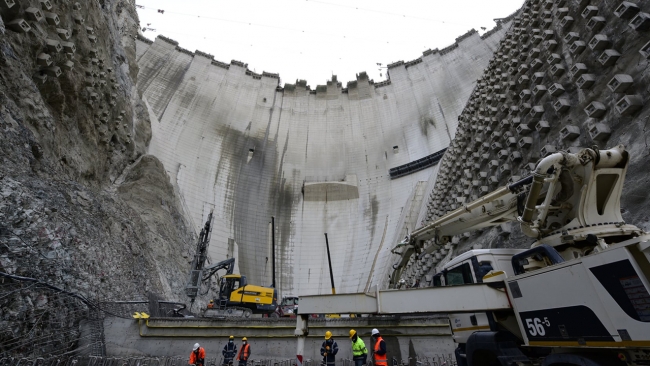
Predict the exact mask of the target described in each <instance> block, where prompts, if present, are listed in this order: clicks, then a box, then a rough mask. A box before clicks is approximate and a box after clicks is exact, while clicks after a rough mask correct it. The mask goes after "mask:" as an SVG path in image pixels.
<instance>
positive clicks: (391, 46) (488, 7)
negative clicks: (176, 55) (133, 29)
mask: <svg viewBox="0 0 650 366" xmlns="http://www.w3.org/2000/svg"><path fill="white" fill-rule="evenodd" d="M136 4H137V5H141V6H144V7H145V8H144V9H141V8H140V9H138V14H139V16H140V28H143V27H149V28H153V29H155V31H151V30H147V31H145V32H144V33H143V35H144V36H145V37H147V38H149V39H152V40H153V39H155V37H156V36H157V35H159V34H161V35H164V36H167V37H169V38H172V39H174V40H176V41H178V42H179V46H181V47H183V48H186V49H188V50H190V51H194V50H201V51H203V52H207V53H210V54H212V55H214V56H215V59H216V60H218V61H221V62H225V63H230V61H231V60H233V59H234V60H238V61H242V62H244V63H247V64H248V68H249V69H250V70H253V71H255V72H257V73H260V74H261V73H262V71H267V72H272V73H279V74H280V78H281V80H282V85H283V84H284V83H285V82H287V83H294V82H295V81H296V79H305V80H307V84H308V85H311V87H312V89H315V88H316V85H319V84H320V85H323V84H325V83H326V82H327V80H330V79H331V75H332V74H334V75H337V76H338V80H339V81H340V82H342V83H343V86H344V87H345V84H346V83H347V82H348V81H351V80H355V74H357V73H359V72H361V71H366V72H367V73H368V75H369V76H370V78H371V79H374V80H375V82H379V81H381V80H385V79H386V73H385V70H381V71H380V70H379V67H378V66H377V65H376V64H377V63H382V64H383V66H386V65H387V64H390V63H392V62H395V61H399V60H404V61H410V60H413V59H416V58H418V57H420V56H421V55H422V51H424V50H427V49H429V48H430V49H435V48H439V49H441V48H444V47H447V46H449V45H451V44H452V43H453V42H454V40H455V39H456V37H458V36H460V35H462V34H464V33H465V32H467V31H468V30H470V29H471V28H474V29H476V30H478V31H479V32H480V33H483V32H484V31H483V30H482V29H481V27H485V28H487V30H490V29H492V28H493V27H494V26H495V25H496V23H495V22H494V21H493V19H494V18H503V17H506V16H508V15H510V14H511V13H513V12H514V11H515V10H517V9H518V8H519V7H521V5H522V4H523V0H463V1H458V0H456V1H453V0H452V1H449V0H445V1H443V0H401V1H395V0H393V1H389V0H229V1H225V0H183V1H181V0H136ZM157 9H163V10H165V13H164V14H160V13H158V11H157ZM148 23H150V24H149V25H148ZM380 73H381V74H382V75H383V76H380Z"/></svg>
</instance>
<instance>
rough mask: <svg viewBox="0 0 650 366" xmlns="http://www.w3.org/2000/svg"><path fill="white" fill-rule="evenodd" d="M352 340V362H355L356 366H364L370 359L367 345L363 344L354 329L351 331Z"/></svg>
mask: <svg viewBox="0 0 650 366" xmlns="http://www.w3.org/2000/svg"><path fill="white" fill-rule="evenodd" d="M350 340H351V341H352V360H353V361H354V366H362V365H363V364H365V363H366V360H367V358H368V350H367V349H366V344H365V343H363V340H362V339H361V337H359V335H358V334H357V331H356V330H354V329H350Z"/></svg>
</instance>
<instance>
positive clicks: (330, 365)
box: [320, 330, 339, 366]
mask: <svg viewBox="0 0 650 366" xmlns="http://www.w3.org/2000/svg"><path fill="white" fill-rule="evenodd" d="M337 353H339V345H338V344H336V341H335V340H334V338H332V332H330V331H329V330H328V331H327V332H325V341H324V342H323V345H322V346H320V354H321V356H323V364H324V365H326V366H334V364H335V361H334V359H335V356H336V354H337Z"/></svg>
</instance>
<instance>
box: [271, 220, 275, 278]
mask: <svg viewBox="0 0 650 366" xmlns="http://www.w3.org/2000/svg"><path fill="white" fill-rule="evenodd" d="M271 272H272V273H273V274H272V275H271V276H272V282H271V287H273V288H275V216H271Z"/></svg>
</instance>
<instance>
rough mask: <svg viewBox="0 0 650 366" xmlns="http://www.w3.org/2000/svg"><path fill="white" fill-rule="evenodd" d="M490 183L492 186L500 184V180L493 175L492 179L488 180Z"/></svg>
mask: <svg viewBox="0 0 650 366" xmlns="http://www.w3.org/2000/svg"><path fill="white" fill-rule="evenodd" d="M488 183H489V184H491V185H495V184H497V183H499V178H497V177H496V176H495V175H491V176H490V178H488Z"/></svg>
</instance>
